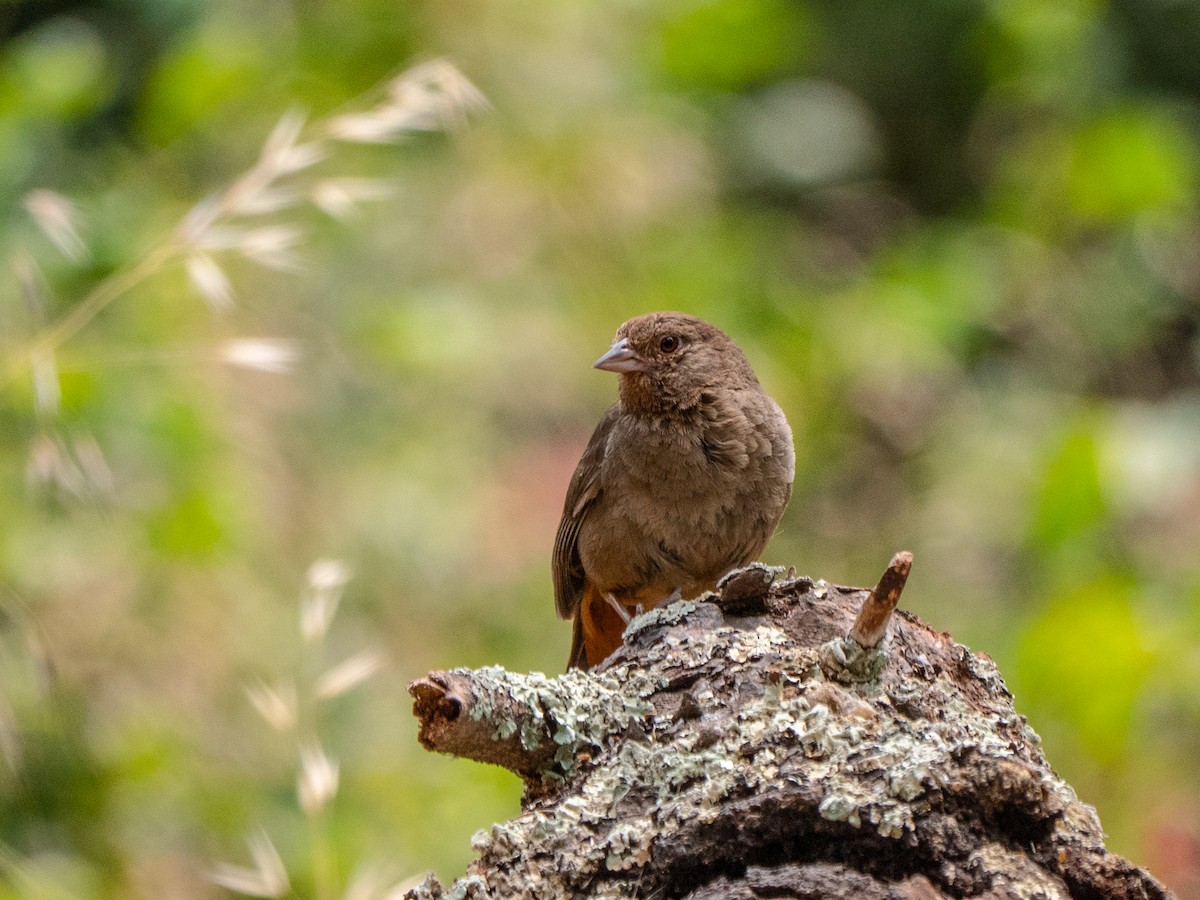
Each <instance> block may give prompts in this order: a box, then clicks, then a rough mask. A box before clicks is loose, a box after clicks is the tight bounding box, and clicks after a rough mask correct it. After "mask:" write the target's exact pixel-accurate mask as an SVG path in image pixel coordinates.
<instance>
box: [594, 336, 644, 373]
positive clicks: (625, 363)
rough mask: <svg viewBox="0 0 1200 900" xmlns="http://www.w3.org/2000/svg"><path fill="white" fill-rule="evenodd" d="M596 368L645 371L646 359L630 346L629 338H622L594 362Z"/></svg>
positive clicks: (610, 370) (608, 370) (615, 370)
mask: <svg viewBox="0 0 1200 900" xmlns="http://www.w3.org/2000/svg"><path fill="white" fill-rule="evenodd" d="M592 367H593V368H595V369H604V371H606V372H644V371H646V361H645V360H644V359H642V358H641V357H640V356H638V355H637V353H636V352H635V351H634V349H633V348H632V347H630V346H629V340H628V339H627V338H621V339H620V340H619V341H617V342H616V343H615V344H613V345H612V346H611V347H609V348H608V352H607V353H605V354H604V355H603V356H602V357H600V358H599V359H598V360H596V361H595V362H594V363H592Z"/></svg>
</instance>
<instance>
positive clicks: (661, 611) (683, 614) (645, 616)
mask: <svg viewBox="0 0 1200 900" xmlns="http://www.w3.org/2000/svg"><path fill="white" fill-rule="evenodd" d="M695 611H696V601H692V600H676V601H675V602H674V603H666V604H663V605H662V606H656V607H655V608H654V609H651V610H648V611H647V612H644V613H641V614H639V615H636V616H634V617H633V619H632V620H631V621H630V623H629V624H628V625H627V626H625V639H626V640H629V639H630V638H632V637H634V636H635V635H637V634H640V633H641V632H643V631H648V630H649V629H651V628H663V627H665V626H667V625H678V624H679V623H680V622H682V621H683V620H684V619H686V618H687V617H688V616H689V615H691V614H692V613H693V612H695Z"/></svg>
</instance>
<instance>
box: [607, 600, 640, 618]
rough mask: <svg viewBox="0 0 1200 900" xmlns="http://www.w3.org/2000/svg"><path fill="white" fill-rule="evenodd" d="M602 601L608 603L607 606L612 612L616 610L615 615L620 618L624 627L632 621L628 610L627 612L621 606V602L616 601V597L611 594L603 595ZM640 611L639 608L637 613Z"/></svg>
mask: <svg viewBox="0 0 1200 900" xmlns="http://www.w3.org/2000/svg"><path fill="white" fill-rule="evenodd" d="M604 599H605V600H607V601H608V605H609V606H611V607H612V608H613V609H614V610H616V612H617V615H618V616H620V617H621V621H622V622H624V623H625V624H626V625H628V624H629V620H630V619H632V618H633V616H631V615H629V610H627V609H626V608H625V607H624V606H622V605H621V601H620V600H618V599H617V598H616V597H614V596H613V595H612V594H605V595H604ZM641 611H642V610H641V607H640V606H639V607H638V612H639V613H640V612H641Z"/></svg>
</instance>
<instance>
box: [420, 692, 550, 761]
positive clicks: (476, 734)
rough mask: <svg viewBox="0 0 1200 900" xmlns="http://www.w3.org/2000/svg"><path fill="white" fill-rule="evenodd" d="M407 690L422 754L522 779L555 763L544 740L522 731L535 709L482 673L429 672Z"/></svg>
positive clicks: (545, 737) (535, 731)
mask: <svg viewBox="0 0 1200 900" xmlns="http://www.w3.org/2000/svg"><path fill="white" fill-rule="evenodd" d="M408 692H409V693H410V694H411V695H412V696H413V715H415V716H416V717H417V720H418V721H419V722H420V731H419V732H418V734H417V737H418V739H419V740H420V741H421V744H422V746H424V747H425V748H426V749H427V750H436V751H438V752H440V753H450V754H453V755H454V756H463V757H466V758H468V759H474V760H476V761H478V762H485V763H493V764H495V765H498V766H503V767H504V768H506V769H509V770H510V771H512V772H516V773H517V774H518V775H523V776H530V775H536V774H538V773H541V772H544V771H545V770H546V768H547V767H548V766H549V765H550V764H551V763H552V762H553V760H554V751H555V749H556V748H555V746H554V744H553V741H551V740H550V739H549V736H548V735H545V734H544V733H543V730H542V729H541V728H536V729H530V728H529V727H527V726H528V724H529V722H530V719H531V718H532V717H533V716H534V715H535V712H536V711H535V710H531V709H530V708H529V707H528V705H527V704H526V703H524V702H522V700H521V699H519V698H515V697H513V696H512V695H511V693H510V692H508V691H506V690H505V689H504V685H502V684H497V683H496V680H495V679H494V678H489V677H487V674H486V673H483V672H469V671H467V670H462V669H454V670H451V671H448V672H430V673H429V674H428V675H426V676H425V677H424V678H418V679H417V680H416V681H414V682H412V683H411V684H410V685H409V686H408ZM522 726H526V727H525V729H524V730H522ZM531 733H532V734H533V735H534V737H531Z"/></svg>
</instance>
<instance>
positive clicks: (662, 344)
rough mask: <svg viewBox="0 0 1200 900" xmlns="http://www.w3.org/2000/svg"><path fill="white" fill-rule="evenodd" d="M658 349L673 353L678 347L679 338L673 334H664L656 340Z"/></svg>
mask: <svg viewBox="0 0 1200 900" xmlns="http://www.w3.org/2000/svg"><path fill="white" fill-rule="evenodd" d="M658 349H659V350H661V351H662V352H663V353H674V352H675V351H676V350H678V349H679V338H677V337H675V335H673V334H668V335H664V336H663V337H662V338H661V339H660V340H659V342H658Z"/></svg>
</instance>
